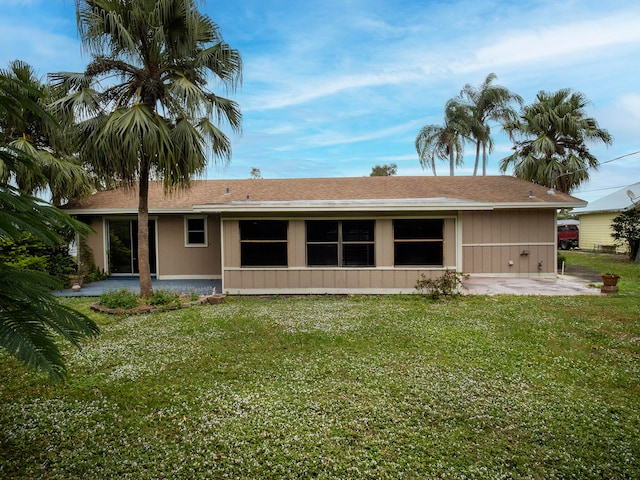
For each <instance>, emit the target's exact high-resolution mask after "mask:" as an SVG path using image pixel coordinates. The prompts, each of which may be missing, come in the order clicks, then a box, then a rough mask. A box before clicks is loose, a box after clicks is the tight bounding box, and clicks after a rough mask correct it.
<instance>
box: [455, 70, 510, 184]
mask: <svg viewBox="0 0 640 480" xmlns="http://www.w3.org/2000/svg"><path fill="white" fill-rule="evenodd" d="M496 78H497V76H496V74H495V73H490V74H489V75H487V78H485V80H484V82H482V85H480V87H479V88H475V87H473V86H472V85H470V84H468V83H467V84H466V85H465V86H464V87H463V89H462V90H461V91H460V97H461V98H462V99H463V100H464V101H467V102H468V103H469V106H470V109H471V116H470V118H469V122H470V125H469V129H470V131H471V137H472V138H473V140H474V142H475V144H476V160H475V163H474V166H473V175H474V176H475V175H477V174H478V164H479V161H480V150H481V149H482V175H483V176H485V175H486V174H487V162H488V153H491V151H492V150H493V139H492V138H491V127H490V125H489V121H493V122H499V123H502V124H504V123H506V122H509V121H513V120H514V119H515V118H516V111H515V110H514V109H513V108H512V107H511V105H512V104H513V102H517V103H518V104H519V105H521V104H522V97H521V96H520V95H516V94H514V93H511V92H510V91H509V90H508V89H507V88H505V87H503V86H501V85H493V83H492V82H493V81H494V80H495V79H496Z"/></svg>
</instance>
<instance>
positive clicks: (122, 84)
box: [51, 0, 242, 297]
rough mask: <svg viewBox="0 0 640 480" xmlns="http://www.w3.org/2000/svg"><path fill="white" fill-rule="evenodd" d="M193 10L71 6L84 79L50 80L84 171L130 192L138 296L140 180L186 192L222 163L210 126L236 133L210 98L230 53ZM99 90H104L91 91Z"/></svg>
mask: <svg viewBox="0 0 640 480" xmlns="http://www.w3.org/2000/svg"><path fill="white" fill-rule="evenodd" d="M196 3H197V2H196V1H195V0H156V1H148V0H120V1H117V2H105V1H100V0H76V8H77V18H78V28H79V31H80V36H81V38H82V42H83V44H84V46H85V47H86V49H87V50H88V51H89V52H90V53H91V54H92V56H93V60H92V61H91V62H90V63H89V65H88V66H87V68H86V71H85V72H84V73H83V74H73V73H58V74H54V75H52V76H51V78H52V79H53V81H54V83H55V84H56V85H57V86H58V87H60V88H62V89H64V90H65V91H66V92H67V95H66V96H65V97H64V98H63V99H62V100H60V101H59V102H57V107H58V108H60V109H62V110H65V111H68V110H70V109H73V110H75V112H76V113H77V114H78V118H80V119H81V120H82V122H81V128H82V130H81V131H82V134H81V138H82V146H81V149H80V153H81V157H82V159H83V161H85V162H88V163H89V164H90V165H91V167H92V169H93V171H94V172H96V173H97V174H98V175H100V176H102V177H111V178H115V179H117V180H118V181H119V182H120V183H121V184H124V185H134V184H136V183H137V185H138V197H139V202H138V247H139V248H138V269H139V272H140V294H141V295H142V296H145V297H148V296H150V295H151V294H152V288H151V273H150V267H149V248H148V239H149V232H148V218H149V210H148V194H149V180H150V178H151V177H154V176H156V177H159V178H162V179H163V181H164V186H165V191H167V192H168V191H171V190H172V189H175V188H182V187H184V188H186V187H188V186H189V182H190V180H191V178H192V177H193V176H195V175H198V174H201V173H202V172H203V171H204V169H205V167H206V164H207V156H208V152H207V147H209V148H211V151H212V153H213V157H214V160H216V161H218V160H222V161H228V160H229V159H230V156H231V144H230V141H229V139H228V138H227V136H226V135H225V134H224V133H223V132H222V131H221V130H220V129H219V128H218V127H217V126H216V125H215V124H214V123H213V122H212V119H213V120H215V121H217V122H220V121H226V122H227V123H228V124H229V125H230V126H231V128H232V129H233V130H236V131H238V130H239V129H240V122H241V114H240V110H239V107H238V105H237V104H236V103H235V102H233V101H231V100H228V99H226V98H223V97H220V96H218V95H216V94H214V93H213V92H212V91H210V90H209V87H208V85H209V83H208V75H210V74H212V75H213V78H214V80H215V81H216V82H217V84H219V85H222V86H223V87H225V88H227V89H231V90H233V89H235V87H236V86H237V85H238V84H239V82H240V81H241V70H242V64H241V59H240V55H239V53H238V51H236V50H234V49H232V48H230V47H229V45H227V44H226V43H224V41H223V39H222V36H221V34H220V32H219V29H218V26H217V25H216V24H215V23H214V22H213V21H212V20H211V19H210V18H209V17H208V16H206V15H203V14H202V13H200V12H199V11H198V9H197V5H196ZM99 80H106V81H107V82H106V83H105V86H104V87H102V88H99V83H98V81H99Z"/></svg>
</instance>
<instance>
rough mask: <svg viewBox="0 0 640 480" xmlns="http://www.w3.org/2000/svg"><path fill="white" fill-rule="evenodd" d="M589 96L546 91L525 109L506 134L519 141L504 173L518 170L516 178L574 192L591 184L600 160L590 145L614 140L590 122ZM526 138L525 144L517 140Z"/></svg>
mask: <svg viewBox="0 0 640 480" xmlns="http://www.w3.org/2000/svg"><path fill="white" fill-rule="evenodd" d="M588 103H589V102H588V100H587V99H586V97H585V96H584V95H583V94H582V93H579V92H573V93H572V92H571V90H570V89H568V88H565V89H561V90H558V91H557V92H555V93H550V92H545V91H540V92H539V93H538V95H537V96H536V101H535V102H534V103H533V104H532V105H529V106H526V107H524V108H523V109H522V112H521V113H520V116H519V118H518V119H517V120H515V121H513V122H510V123H507V124H506V125H505V130H507V132H508V133H509V135H510V137H511V138H512V139H514V143H515V145H514V150H515V152H514V153H513V154H512V155H510V156H508V157H506V158H503V159H502V160H501V161H500V170H501V171H502V172H506V170H507V169H508V168H509V167H510V166H513V171H514V174H515V176H516V177H519V178H523V179H525V180H529V181H533V182H536V183H539V184H541V185H547V186H549V187H551V188H553V189H555V190H558V191H560V192H565V193H570V192H571V191H572V190H573V189H575V188H576V187H577V186H579V185H580V184H581V183H582V182H584V181H586V180H588V179H589V172H588V170H589V169H590V168H593V169H597V168H598V160H597V158H596V157H595V156H593V155H592V154H591V153H590V152H589V149H588V148H587V142H591V141H600V142H602V143H604V144H606V145H609V144H611V135H610V134H609V132H607V131H606V130H603V129H601V128H599V127H598V122H596V120H595V119H594V118H592V117H587V116H586V112H585V107H586V106H587V105H588ZM516 138H521V139H522V140H515V139H516Z"/></svg>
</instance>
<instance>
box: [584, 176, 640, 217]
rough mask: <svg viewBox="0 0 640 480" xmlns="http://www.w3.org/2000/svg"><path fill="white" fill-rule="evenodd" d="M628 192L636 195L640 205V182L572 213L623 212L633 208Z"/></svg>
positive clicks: (637, 203) (636, 201)
mask: <svg viewBox="0 0 640 480" xmlns="http://www.w3.org/2000/svg"><path fill="white" fill-rule="evenodd" d="M627 192H631V193H632V194H633V195H634V196H635V204H636V205H640V182H638V183H634V184H633V185H629V186H628V187H624V188H622V189H620V190H618V191H617V192H614V193H612V194H610V195H607V196H606V197H602V198H599V199H598V200H595V201H593V202H589V204H588V205H587V206H586V207H582V208H576V209H574V210H573V211H572V212H571V213H574V214H576V215H584V214H586V213H597V212H623V211H625V210H629V209H630V208H633V206H634V202H633V201H632V200H631V197H630V196H629V194H628V193H627Z"/></svg>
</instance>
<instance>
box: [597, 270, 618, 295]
mask: <svg viewBox="0 0 640 480" xmlns="http://www.w3.org/2000/svg"><path fill="white" fill-rule="evenodd" d="M600 277H601V278H602V288H601V289H600V291H601V292H602V293H615V292H617V291H618V280H620V275H617V274H615V273H603V274H602V275H600Z"/></svg>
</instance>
